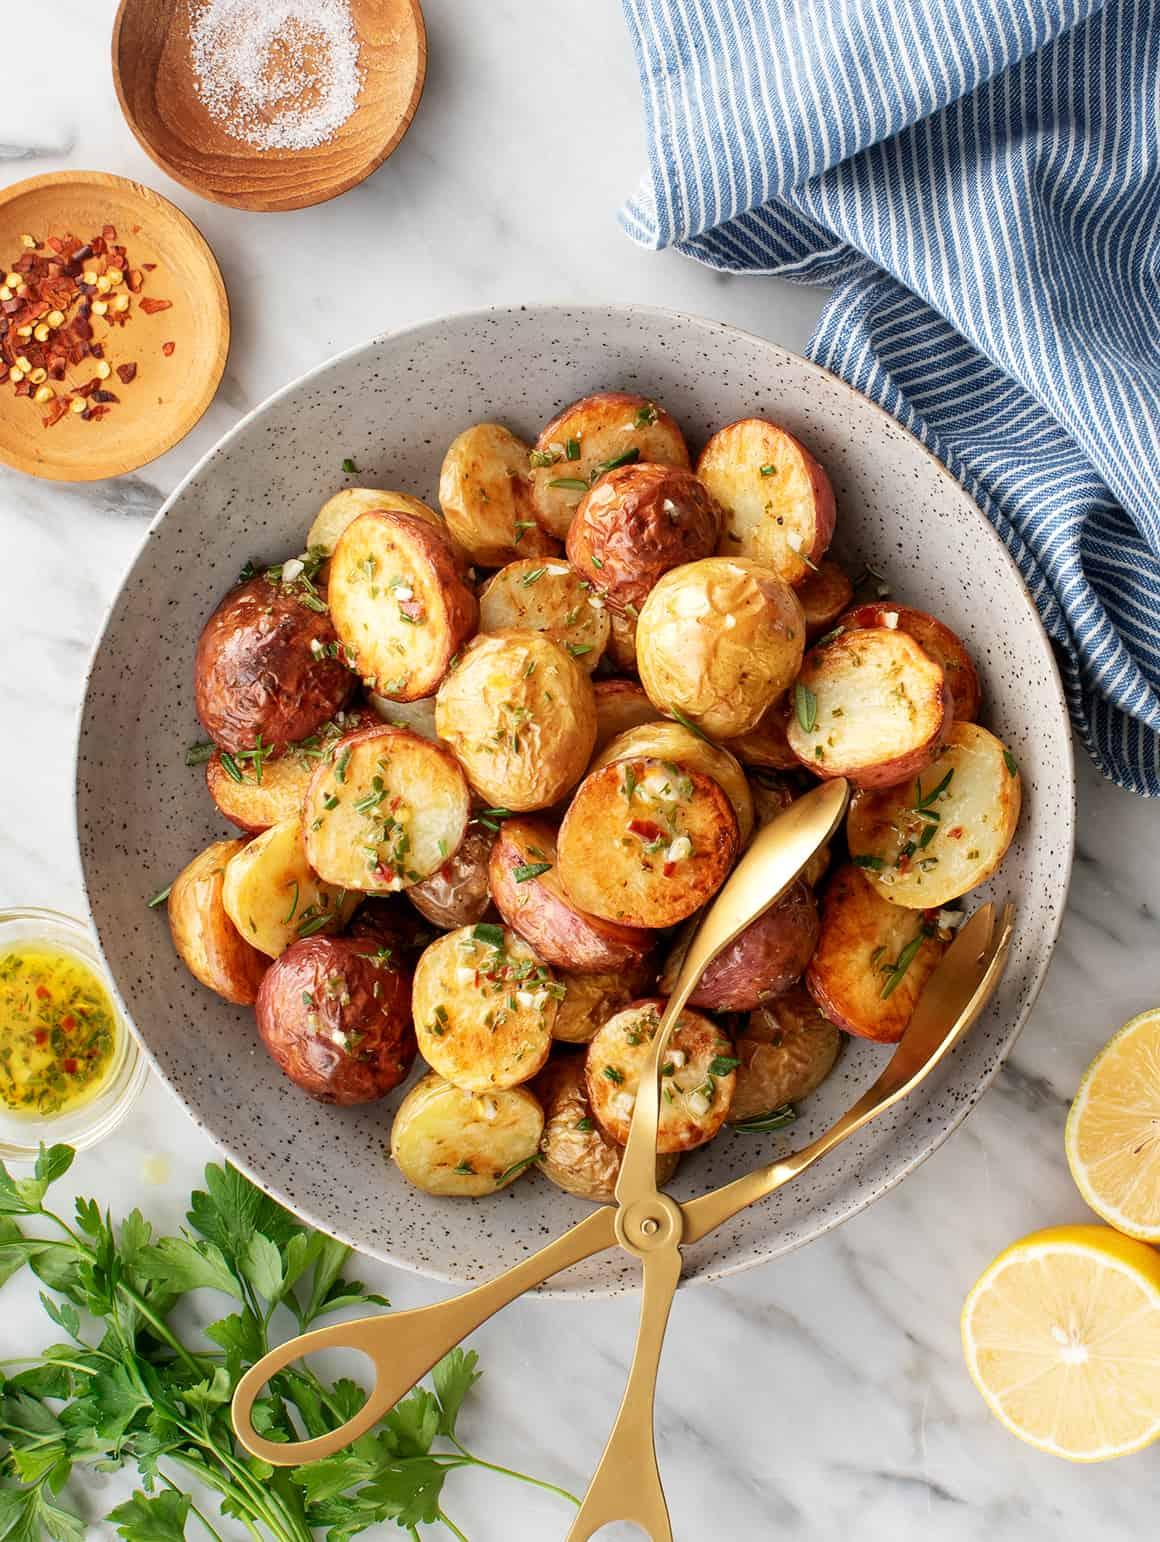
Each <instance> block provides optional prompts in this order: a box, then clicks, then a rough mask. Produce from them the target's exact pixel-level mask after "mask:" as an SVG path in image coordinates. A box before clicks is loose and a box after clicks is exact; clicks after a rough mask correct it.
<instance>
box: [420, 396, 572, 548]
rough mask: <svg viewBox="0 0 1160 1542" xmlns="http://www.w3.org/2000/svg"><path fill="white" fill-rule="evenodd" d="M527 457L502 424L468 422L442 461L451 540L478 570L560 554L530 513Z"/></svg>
mask: <svg viewBox="0 0 1160 1542" xmlns="http://www.w3.org/2000/svg"><path fill="white" fill-rule="evenodd" d="M530 454H531V451H530V450H529V449H528V446H527V445H526V444H524V442H523V441H522V440H521V439H517V438H516V436H515V435H514V434H513V433H512V432H511V431H510V430H509V429H506V428H504V426H503V425H502V423H473V424H472V426H471V427H470V428H465V429H464V430H463V432H462V433H461V434H459V435H457V436H456V438H454V439H453V440H452V441H451V447H450V448H449V449H448V451H447V454H446V455H445V456H444V457H443V469H442V470H441V471H440V473H439V504H440V507H441V508H442V510H443V513H444V516H445V517H446V520H447V525H448V528H449V529H450V531H451V533H452V535H453V536H454V537H455V540H456V541H457V542H458V544H459V545H460V546H461V547H462V548H463V550H464V551H465V552H467V554H468V556H469V557H470V558H471V560H472V561H473V562H478V563H479V565H480V567H484V568H498V567H502V566H503V565H504V563H505V562H513V561H514V560H515V559H516V558H517V557H544V556H554V555H555V554H556V553H558V552H559V550H560V546H559V542H557V541H554V540H553V539H552V538H551V536H549V535H547V534H546V533H545V532H544V531H543V530H541V529H540V527H539V525H538V524H537V523H536V521H535V519H534V517H533V514H532V484H531V469H530V467H529V464H528V457H529V455H530Z"/></svg>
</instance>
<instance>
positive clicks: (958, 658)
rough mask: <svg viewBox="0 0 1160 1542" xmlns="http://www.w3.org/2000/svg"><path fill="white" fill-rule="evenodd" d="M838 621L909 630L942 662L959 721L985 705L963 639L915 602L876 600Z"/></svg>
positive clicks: (971, 717) (855, 626)
mask: <svg viewBox="0 0 1160 1542" xmlns="http://www.w3.org/2000/svg"><path fill="white" fill-rule="evenodd" d="M839 624H840V625H841V626H843V627H845V628H847V629H848V630H856V629H858V628H862V627H868V626H884V627H887V628H888V629H889V630H890V631H895V630H897V631H900V632H906V633H907V634H908V636H910V637H913V638H914V640H915V642H916V643H917V644H918V646H919V647H920V648H921V649H922V650H923V652H924V653H929V654H930V656H931V658H932V659H934V661H935V663H936V664H941V665H942V669H943V674H944V675H945V676H946V682H947V686H948V687H949V689H950V693H951V696H952V697H953V699H954V705H955V722H956V723H973V722H974V721H975V719H976V718H977V717H978V715H979V708H980V706H981V705H982V689H981V687H980V685H979V674H978V671H977V670H976V668H975V666H974V664H973V662H972V661H971V655H970V654H969V653H968V652H967V650H966V647H965V646H964V644H963V642H962V640H961V639H960V638H959V637H958V636H956V634H955V633H954V632H952V631H951V629H950V627H949V626H946V625H944V624H943V622H941V621H938V620H936V619H935V617H934V616H931V615H928V614H927V612H926V611H925V610H916V609H915V608H914V606H913V605H896V604H894V603H893V601H891V600H877V601H876V602H875V603H874V604H873V605H859V606H857V607H856V608H855V609H854V610H848V611H846V613H845V615H843V616H842V617H841V618H840V622H839Z"/></svg>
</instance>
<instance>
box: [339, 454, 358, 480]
mask: <svg viewBox="0 0 1160 1542" xmlns="http://www.w3.org/2000/svg"><path fill="white" fill-rule="evenodd" d="M342 469H343V470H344V471H345V472H346V474H347V476H348V477H349V476H354V475H355V473H356V472H357V471H358V467H357V466H356V465H355V463H354V461H353V460H351V458H350V456H349V455H348V456H347V458H346V459H345V460H344V461H343V463H342Z"/></svg>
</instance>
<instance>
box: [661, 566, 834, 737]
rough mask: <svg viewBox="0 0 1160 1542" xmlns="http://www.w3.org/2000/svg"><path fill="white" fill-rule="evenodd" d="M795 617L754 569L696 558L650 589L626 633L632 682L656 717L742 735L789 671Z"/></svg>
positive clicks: (783, 589)
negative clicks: (630, 639)
mask: <svg viewBox="0 0 1160 1542" xmlns="http://www.w3.org/2000/svg"><path fill="white" fill-rule="evenodd" d="M804 647H805V618H804V616H803V615H802V608H801V606H800V605H799V604H798V601H797V597H796V595H795V594H794V592H793V590H792V589H791V588H790V587H789V585H788V584H785V583H783V582H782V580H781V579H780V578H778V576H777V574H776V573H773V572H771V571H770V569H769V568H768V567H765V566H764V565H763V564H762V563H760V562H751V561H749V560H743V559H736V560H735V559H733V558H729V557H706V558H705V559H704V560H703V561H701V562H689V563H686V564H685V566H684V567H680V568H673V569H672V570H671V571H670V572H668V573H666V574H665V575H664V577H663V578H662V579H660V580H659V582H658V583H657V584H656V585H655V587H654V588H653V589H652V591H651V593H650V594H649V596H648V599H646V600H645V602H644V606H643V607H642V609H641V613H640V620H639V621H638V622H637V628H636V658H637V667H638V668H639V670H640V683H641V684H642V685H643V686H644V688H645V690H646V691H647V692H648V694H649V697H650V698H651V699H652V701H653V702H654V703H655V704H656V706H657V707H658V708H659V709H660V711H661V712H662V713H664V714H665V715H666V716H668V717H675V718H678V719H682V720H686V721H688V722H691V723H692V724H693V726H694V727H695V728H698V729H700V731H701V732H702V733H705V734H708V735H709V737H710V738H712V739H732V738H735V737H736V736H737V735H738V734H744V733H748V732H749V730H750V729H751V728H753V727H755V726H756V725H757V723H758V722H759V721H760V719H761V717H762V714H763V713H764V712H765V711H766V710H767V709H768V708H769V707H771V706H772V705H773V703H774V702H775V701H776V700H777V699H778V697H779V696H781V695H782V694H783V692H784V691H785V690H786V688H787V686H789V684H790V683H791V681H792V680H793V678H794V676H795V675H796V674H797V672H798V669H799V667H800V665H801V661H802V650H803V648H804Z"/></svg>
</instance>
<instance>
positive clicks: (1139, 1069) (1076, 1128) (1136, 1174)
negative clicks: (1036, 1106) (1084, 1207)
mask: <svg viewBox="0 0 1160 1542" xmlns="http://www.w3.org/2000/svg"><path fill="white" fill-rule="evenodd" d="M1065 1144H1066V1149H1067V1162H1068V1166H1069V1167H1070V1168H1071V1175H1072V1177H1073V1178H1074V1179H1075V1182H1076V1186H1077V1187H1078V1189H1079V1191H1080V1193H1081V1194H1082V1195H1083V1197H1084V1199H1086V1200H1087V1202H1088V1204H1089V1205H1090V1206H1091V1207H1092V1209H1093V1210H1094V1211H1095V1212H1096V1214H1097V1215H1098V1216H1099V1217H1100V1218H1101V1219H1102V1220H1105V1221H1107V1222H1108V1224H1109V1225H1110V1226H1114V1227H1115V1228H1116V1230H1117V1231H1123V1232H1127V1234H1128V1236H1129V1237H1141V1238H1143V1240H1144V1241H1145V1242H1160V1007H1157V1008H1154V1009H1153V1010H1152V1011H1151V1012H1141V1013H1140V1015H1139V1017H1133V1018H1132V1020H1131V1022H1128V1023H1125V1024H1124V1026H1123V1027H1122V1028H1121V1029H1120V1031H1119V1033H1117V1034H1116V1036H1115V1038H1114V1039H1112V1040H1111V1041H1110V1042H1109V1043H1107V1044H1105V1045H1104V1047H1103V1049H1102V1050H1101V1051H1100V1052H1099V1054H1098V1055H1097V1056H1096V1058H1095V1059H1094V1060H1093V1061H1092V1063H1091V1065H1090V1066H1088V1068H1087V1070H1086V1071H1085V1072H1084V1078H1083V1081H1082V1082H1080V1084H1079V1091H1078V1092H1077V1093H1076V1095H1075V1101H1074V1102H1073V1103H1072V1105H1071V1112H1070V1113H1069V1114H1068V1116H1067V1135H1066V1138H1065Z"/></svg>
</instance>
